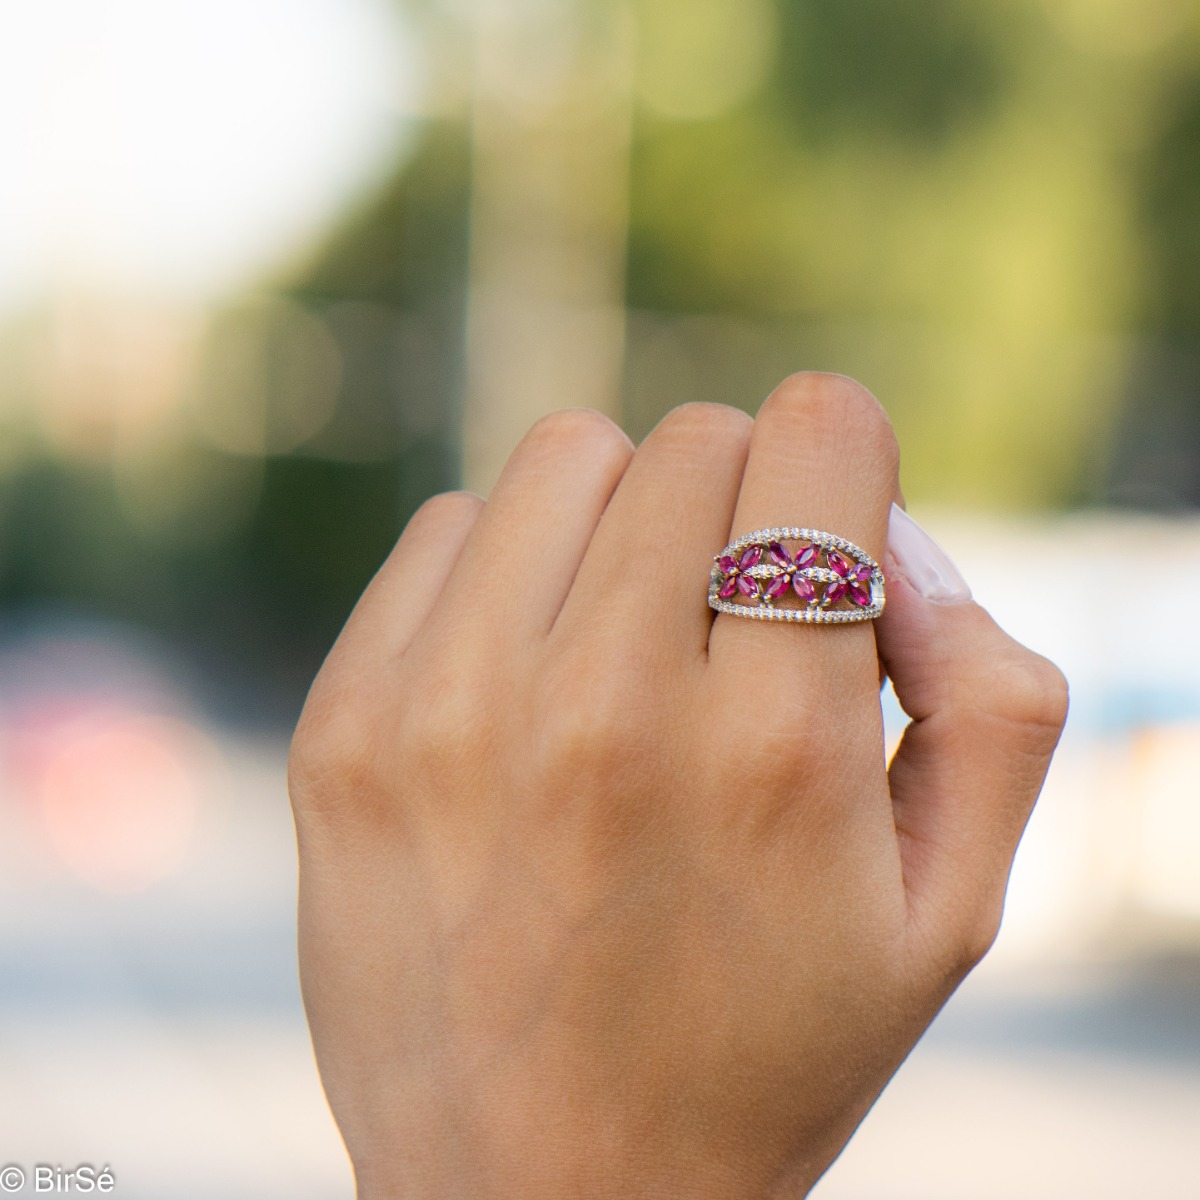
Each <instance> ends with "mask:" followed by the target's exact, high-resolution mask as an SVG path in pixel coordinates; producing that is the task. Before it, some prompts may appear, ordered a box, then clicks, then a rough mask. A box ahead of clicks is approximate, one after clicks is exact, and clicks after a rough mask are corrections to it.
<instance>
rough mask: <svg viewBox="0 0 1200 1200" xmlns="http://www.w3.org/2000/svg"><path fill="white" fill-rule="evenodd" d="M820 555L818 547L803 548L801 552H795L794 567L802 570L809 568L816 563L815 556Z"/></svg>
mask: <svg viewBox="0 0 1200 1200" xmlns="http://www.w3.org/2000/svg"><path fill="white" fill-rule="evenodd" d="M820 553H821V548H820V547H819V546H805V547H804V548H803V549H801V550H797V551H796V566H797V567H799V568H800V569H801V570H803V569H804V568H805V567H811V566H812V565H813V564H814V563H815V562H816V561H817V555H818V554H820Z"/></svg>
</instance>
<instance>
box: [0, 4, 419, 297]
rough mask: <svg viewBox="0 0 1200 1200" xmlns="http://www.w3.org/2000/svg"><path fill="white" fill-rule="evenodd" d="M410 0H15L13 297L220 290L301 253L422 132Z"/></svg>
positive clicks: (9, 31) (8, 158)
mask: <svg viewBox="0 0 1200 1200" xmlns="http://www.w3.org/2000/svg"><path fill="white" fill-rule="evenodd" d="M397 9H398V6H397V5H394V4H389V3H388V2H387V0H105V3H103V4H96V3H94V0H38V2H37V3H15V2H14V0H7V2H6V3H3V4H0V315H3V313H4V312H5V311H6V310H7V311H12V310H14V309H20V308H23V307H26V306H28V305H30V304H36V303H37V301H38V299H39V298H40V297H44V296H46V295H47V294H50V295H53V294H55V293H57V292H59V291H61V290H63V289H67V290H71V291H78V290H84V291H96V292H99V293H104V294H108V293H133V294H146V295H150V296H154V295H177V296H179V297H181V298H184V299H193V300H201V301H203V300H206V299H211V298H214V297H218V296H221V295H223V294H226V293H228V292H230V291H232V290H236V289H237V288H238V287H240V286H244V285H245V284H246V283H247V282H251V281H253V280H254V279H255V278H256V277H259V276H261V275H263V274H264V273H269V272H270V271H272V270H274V269H278V268H280V267H282V266H284V265H286V264H287V263H288V262H289V261H292V260H294V259H295V258H296V256H298V255H302V254H303V252H304V250H305V249H306V248H307V247H309V246H310V245H311V243H312V240H313V238H314V236H315V235H317V234H318V233H319V232H320V231H321V230H322V229H323V228H325V227H326V226H327V225H328V223H329V221H330V220H331V219H332V218H333V217H334V216H335V215H336V214H337V212H338V211H339V210H340V209H341V208H342V207H343V206H344V205H345V204H346V203H347V202H348V201H350V200H351V199H352V198H353V197H354V196H355V195H356V194H359V193H361V192H362V191H364V190H366V189H369V188H370V186H371V184H372V183H373V182H375V181H376V180H378V179H379V177H380V175H381V174H382V173H383V172H385V171H387V170H389V169H391V168H392V167H393V165H394V164H395V162H396V161H397V158H398V157H399V156H400V155H401V154H402V153H403V148H404V146H405V144H406V141H407V140H408V138H409V137H410V134H411V130H412V127H413V116H414V113H415V111H416V108H417V107H418V105H419V102H420V97H421V94H422V87H423V85H422V78H421V66H420V57H419V54H418V51H417V47H416V43H415V39H414V38H413V36H412V34H411V31H410V30H407V29H406V28H405V27H404V26H403V25H402V23H401V19H400V15H399V13H398V11H397Z"/></svg>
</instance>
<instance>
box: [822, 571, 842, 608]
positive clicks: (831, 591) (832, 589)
mask: <svg viewBox="0 0 1200 1200" xmlns="http://www.w3.org/2000/svg"><path fill="white" fill-rule="evenodd" d="M829 565H830V566H831V567H832V566H833V564H832V563H830V564H829ZM845 594H846V585H845V584H844V583H842V582H841V581H840V580H839V581H838V582H837V583H831V584H829V585H828V586H827V587H826V588H825V603H826V604H836V603H837V602H838V601H839V600H840V599H841V598H842V597H843V596H844V595H845Z"/></svg>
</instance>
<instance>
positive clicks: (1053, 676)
mask: <svg viewBox="0 0 1200 1200" xmlns="http://www.w3.org/2000/svg"><path fill="white" fill-rule="evenodd" d="M988 686H989V690H990V691H991V696H992V701H991V708H992V711H993V713H994V714H995V715H997V716H999V717H1001V718H1003V719H1004V720H1005V721H1006V722H1007V723H1009V724H1012V725H1016V726H1018V727H1021V728H1025V729H1030V730H1035V731H1042V732H1043V733H1046V734H1048V735H1052V736H1053V738H1054V740H1057V738H1058V735H1059V733H1061V732H1062V727H1063V725H1064V724H1065V723H1066V719H1067V707H1068V704H1069V696H1068V688H1067V681H1066V677H1065V676H1064V675H1063V673H1062V672H1061V671H1060V670H1059V669H1058V667H1056V666H1055V665H1054V664H1053V663H1052V662H1050V661H1049V660H1048V659H1045V658H1042V656H1041V655H1039V654H1034V653H1033V652H1032V651H1029V650H1025V649H1023V648H1021V649H1020V650H1018V651H1016V652H1014V653H1013V654H1011V655H1009V656H1008V657H1007V658H1006V659H1005V660H1003V661H1001V662H1000V663H997V664H994V665H993V669H992V671H991V673H990V676H989V683H988Z"/></svg>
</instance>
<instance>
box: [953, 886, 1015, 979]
mask: <svg viewBox="0 0 1200 1200" xmlns="http://www.w3.org/2000/svg"><path fill="white" fill-rule="evenodd" d="M1002 914H1003V904H1002V903H995V904H982V905H978V906H975V907H972V908H971V909H970V910H969V911H968V912H967V913H966V914H965V917H964V918H963V919H961V920H960V921H959V922H958V926H957V929H956V930H955V936H954V939H953V941H952V943H951V951H952V961H951V968H952V970H953V971H954V972H955V973H956V974H958V975H966V974H967V973H968V972H969V971H972V970H974V969H975V967H977V966H978V965H979V964H980V963H981V962H982V961H983V960H984V958H986V957H987V954H988V952H989V951H990V950H991V948H992V947H993V946H994V945H995V944H996V938H997V937H998V936H999V934H1000V919H1001V916H1002Z"/></svg>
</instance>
